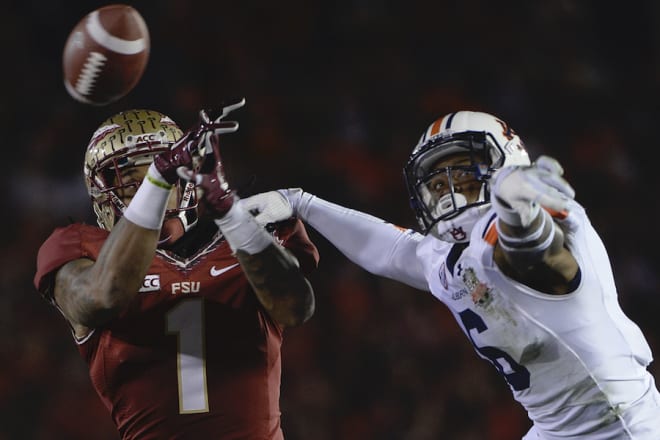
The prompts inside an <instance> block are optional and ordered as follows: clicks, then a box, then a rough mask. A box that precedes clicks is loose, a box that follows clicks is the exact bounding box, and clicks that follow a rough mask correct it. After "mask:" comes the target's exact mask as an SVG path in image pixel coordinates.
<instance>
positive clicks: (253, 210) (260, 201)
mask: <svg viewBox="0 0 660 440" xmlns="http://www.w3.org/2000/svg"><path fill="white" fill-rule="evenodd" d="M240 204H241V206H243V208H244V209H245V210H246V211H248V212H249V213H250V214H252V215H253V216H254V219H255V220H256V222H257V223H259V224H260V225H261V226H266V225H268V224H271V223H277V222H281V221H284V220H287V219H289V218H291V217H293V208H292V207H291V204H290V203H289V200H288V199H287V198H286V197H285V196H284V194H282V193H281V192H280V191H268V192H264V193H261V194H255V195H253V196H250V197H246V198H244V199H241V200H240Z"/></svg>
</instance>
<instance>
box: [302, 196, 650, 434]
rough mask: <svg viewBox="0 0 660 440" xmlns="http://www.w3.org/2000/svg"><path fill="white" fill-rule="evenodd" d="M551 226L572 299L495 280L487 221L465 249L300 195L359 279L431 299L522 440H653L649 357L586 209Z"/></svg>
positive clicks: (576, 208) (308, 218)
mask: <svg viewBox="0 0 660 440" xmlns="http://www.w3.org/2000/svg"><path fill="white" fill-rule="evenodd" d="M569 209H570V214H569V215H568V217H567V218H566V219H565V220H562V221H559V223H560V224H561V227H562V229H563V230H564V234H565V239H566V245H567V247H568V248H569V249H570V251H571V253H572V254H573V256H574V257H575V258H576V260H577V262H578V265H579V268H580V271H579V275H578V277H576V283H575V289H574V291H572V293H570V294H566V295H548V294H544V293H541V292H538V291H535V290H533V289H530V288H529V287H526V286H524V285H522V284H520V283H518V282H516V281H513V280H512V279H510V278H508V277H506V276H505V275H503V274H502V272H500V270H499V269H498V268H497V266H496V265H495V263H494V261H493V245H494V243H495V242H496V240H497V232H496V229H495V226H494V220H495V215H494V213H493V212H492V211H490V212H488V213H487V214H485V215H484V217H482V218H481V219H480V220H479V221H478V222H477V223H476V225H475V227H474V229H473V230H472V236H471V240H470V244H469V245H461V244H456V245H452V244H451V243H447V242H443V241H440V240H438V239H436V238H434V237H431V236H426V237H423V236H422V235H420V234H418V233H415V232H413V231H410V230H402V229H400V228H395V227H393V225H391V224H389V223H387V222H385V221H383V220H381V219H378V218H376V217H373V216H369V215H366V214H364V213H361V212H359V211H354V210H351V209H347V208H344V207H342V206H339V205H336V204H333V203H330V202H328V201H325V200H323V199H319V198H317V197H315V196H312V195H307V196H306V198H305V202H304V203H303V204H302V206H301V207H299V210H298V214H299V215H300V216H301V217H302V219H303V220H304V221H305V222H307V223H308V224H309V225H310V226H312V227H313V228H314V229H316V230H317V231H318V232H319V233H321V234H322V235H323V236H324V237H326V238H327V239H328V240H329V241H330V242H331V243H332V244H333V245H334V246H336V247H337V249H339V250H340V251H341V252H342V253H343V254H344V255H346V256H347V257H348V258H349V259H351V260H352V261H354V262H355V263H356V264H358V265H360V266H362V267H363V268H364V269H366V270H368V271H370V272H372V273H374V274H377V275H380V276H384V277H388V278H391V279H394V280H398V281H401V282H404V283H406V284H408V285H410V286H413V287H416V288H419V289H423V290H430V291H431V292H432V294H433V295H434V296H435V297H436V298H438V299H439V300H440V301H442V302H443V303H445V304H446V305H447V306H448V307H449V309H450V310H451V312H452V313H453V315H454V317H455V318H456V320H457V321H458V323H459V325H460V326H461V328H462V329H463V331H464V332H465V334H466V335H467V337H468V339H469V340H470V342H471V343H472V344H473V345H474V347H475V350H476V351H477V353H478V354H479V355H480V356H481V357H483V358H484V359H487V360H489V361H490V362H492V364H493V365H494V366H495V368H496V369H497V370H498V371H499V372H500V373H501V374H502V375H503V377H504V379H505V380H506V381H507V382H508V383H509V386H510V387H511V391H512V392H513V395H514V397H515V399H516V400H517V401H518V402H520V403H521V404H522V405H523V406H524V407H525V409H526V410H527V412H528V414H529V417H530V418H531V420H532V421H533V422H534V427H533V428H532V430H531V431H530V432H529V433H528V434H527V436H525V440H529V439H535V440H559V439H561V440H566V439H580V440H622V439H634V440H660V393H658V390H657V388H656V386H655V383H654V380H653V376H651V374H650V373H649V372H648V371H647V369H646V367H647V366H648V364H649V363H650V362H651V360H652V356H651V350H650V348H649V346H648V344H647V342H646V340H645V338H644V335H643V334H642V332H641V331H640V329H639V328H638V327H637V325H635V324H634V323H633V322H632V321H631V320H630V319H628V317H626V316H625V315H624V313H623V311H622V310H621V308H620V307H619V303H618V300H617V292H616V287H615V284H614V279H613V275H612V269H611V267H610V262H609V258H608V256H607V252H606V250H605V247H604V246H603V243H602V242H601V240H600V238H599V237H598V234H597V233H596V231H595V230H594V229H593V227H592V226H591V224H590V222H589V220H588V218H587V216H586V213H585V211H584V208H582V206H580V205H579V204H577V203H576V202H571V204H570V208H569Z"/></svg>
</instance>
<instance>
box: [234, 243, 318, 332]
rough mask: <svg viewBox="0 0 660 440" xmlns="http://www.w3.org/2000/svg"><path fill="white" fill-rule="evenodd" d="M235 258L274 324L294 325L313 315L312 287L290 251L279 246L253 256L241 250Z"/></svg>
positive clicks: (271, 246) (272, 246) (270, 247)
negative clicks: (275, 322)
mask: <svg viewBox="0 0 660 440" xmlns="http://www.w3.org/2000/svg"><path fill="white" fill-rule="evenodd" d="M236 258H238V261H239V262H240V263H241V266H242V268H243V272H244V273H245V275H246V276H247V279H248V281H249V282H250V284H251V285H252V288H253V289H254V291H255V293H256V295H257V298H258V299H259V302H261V304H262V305H263V307H264V308H265V309H266V311H268V313H269V314H270V315H271V317H272V318H273V319H274V320H275V321H277V322H278V323H280V324H282V325H284V326H295V325H299V324H302V323H303V322H305V321H306V320H308V319H309V318H310V317H311V316H312V314H313V313H314V292H313V290H312V286H311V284H310V283H309V281H308V280H307V279H306V278H305V277H304V276H303V274H302V273H301V272H300V268H299V265H298V261H297V260H296V258H295V257H294V256H293V255H292V254H291V253H290V252H289V251H288V250H286V249H284V248H283V247H281V246H279V245H277V244H272V245H270V246H268V247H267V248H266V249H264V250H263V251H261V252H259V253H257V254H254V255H250V254H248V253H247V252H245V251H242V250H240V249H239V250H238V251H236Z"/></svg>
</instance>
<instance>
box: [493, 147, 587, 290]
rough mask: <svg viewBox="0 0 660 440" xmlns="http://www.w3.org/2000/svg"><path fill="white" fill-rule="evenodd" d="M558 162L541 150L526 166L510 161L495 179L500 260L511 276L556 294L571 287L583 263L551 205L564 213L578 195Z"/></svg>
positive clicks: (498, 258)
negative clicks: (568, 243)
mask: <svg viewBox="0 0 660 440" xmlns="http://www.w3.org/2000/svg"><path fill="white" fill-rule="evenodd" d="M562 174H563V169H562V167H561V166H560V165H559V163H558V162H557V161H556V160H554V159H552V158H550V157H547V156H541V157H540V158H539V159H538V160H537V161H536V162H535V163H534V164H533V165H531V166H527V167H506V168H503V169H501V170H499V171H498V172H497V173H496V174H495V176H494V179H493V183H492V185H491V186H492V191H491V202H492V203H493V207H494V209H495V211H496V212H497V215H498V219H497V231H498V241H497V245H496V248H495V262H496V263H497V265H498V267H499V268H500V269H501V270H502V271H503V272H504V273H505V274H506V275H508V276H509V277H511V278H513V279H515V280H517V281H519V282H521V283H523V284H525V285H527V286H529V287H532V288H534V289H536V290H539V291H541V292H545V293H551V294H564V293H569V292H570V291H571V288H572V287H573V286H572V281H573V280H574V279H575V277H576V275H577V273H578V269H579V268H578V264H577V261H576V260H575V258H574V257H573V255H572V254H571V253H570V251H569V250H568V249H567V248H566V247H565V246H564V234H563V231H562V230H561V228H560V227H559V226H558V225H557V224H556V223H555V221H554V220H553V217H552V216H551V214H550V212H549V211H552V212H555V213H557V214H561V213H562V211H564V212H565V210H566V209H567V206H568V203H569V200H571V199H572V198H573V196H574V192H573V189H572V188H571V186H570V185H569V184H568V183H567V182H566V181H565V180H564V179H563V178H562V177H561V176H562Z"/></svg>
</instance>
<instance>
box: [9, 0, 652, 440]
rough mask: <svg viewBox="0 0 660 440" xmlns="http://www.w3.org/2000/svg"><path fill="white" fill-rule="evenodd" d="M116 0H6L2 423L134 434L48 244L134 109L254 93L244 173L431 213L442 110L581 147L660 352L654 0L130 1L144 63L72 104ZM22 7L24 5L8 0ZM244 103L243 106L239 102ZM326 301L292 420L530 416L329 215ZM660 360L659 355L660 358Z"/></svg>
mask: <svg viewBox="0 0 660 440" xmlns="http://www.w3.org/2000/svg"><path fill="white" fill-rule="evenodd" d="M104 4H106V3H104V2H99V1H81V0H77V1H72V0H70V1H67V2H46V1H38V0H24V1H22V2H16V1H14V0H10V3H9V4H8V5H5V13H3V14H1V15H0V41H2V43H0V44H2V47H3V53H4V55H3V60H4V61H3V66H4V67H2V73H3V75H2V79H3V82H2V85H3V87H2V89H3V91H2V100H0V112H1V114H0V121H2V127H1V129H2V133H3V140H2V143H3V146H2V163H3V164H4V165H3V171H2V173H0V176H1V177H0V179H1V180H0V182H1V184H2V188H4V189H5V195H6V196H7V197H6V198H5V200H4V203H3V205H4V210H5V212H6V214H5V215H4V216H2V228H0V234H1V240H2V252H1V253H0V259H1V260H0V267H1V273H0V276H1V278H0V335H1V336H0V440H5V439H39V440H42V439H74V440H75V439H116V438H117V436H116V434H115V431H114V428H113V427H112V424H111V421H110V417H109V416H108V415H106V413H105V411H104V409H103V408H102V407H101V404H100V402H99V400H98V399H97V397H96V395H95V394H94V391H93V390H92V388H91V385H90V382H89V379H88V377H87V373H86V369H85V366H84V363H83V361H82V360H81V359H80V358H79V355H78V353H77V351H76V348H75V346H74V343H73V340H72V338H71V336H70V334H69V331H68V328H67V325H66V324H65V322H64V320H63V319H62V318H61V317H60V316H59V314H58V313H57V312H56V311H55V310H54V309H52V308H51V307H50V306H49V305H47V304H46V303H45V302H44V301H43V300H41V299H40V297H39V295H38V294H37V292H36V291H35V289H34V288H33V286H32V277H33V275H34V269H35V258H36V252H37V249H38V247H39V245H40V244H41V242H42V241H43V240H44V239H45V238H46V237H47V235H48V234H49V233H50V232H51V230H52V229H53V228H54V227H56V226H61V225H64V224H67V223H68V222H69V219H70V218H72V219H75V220H79V221H87V222H89V223H95V220H94V218H93V217H92V212H91V208H90V204H89V201H88V198H87V195H86V191H85V187H84V183H83V179H82V159H83V154H84V151H85V147H86V144H87V142H88V140H89V137H90V136H91V134H92V132H93V131H94V130H95V128H96V127H97V126H98V125H99V124H100V122H101V121H103V120H104V119H106V118H107V117H108V116H110V115H112V114H114V113H116V112H118V111H120V110H124V109H128V108H135V107H139V108H151V109H156V110H159V111H161V112H163V113H166V114H168V115H170V116H171V117H172V118H173V119H174V120H176V121H177V122H178V123H179V125H180V126H182V127H183V128H186V127H187V126H189V125H190V124H192V123H193V122H194V121H195V119H196V116H197V111H198V110H199V109H200V108H206V107H211V106H215V105H217V104H218V103H220V102H221V101H222V100H224V99H226V98H228V97H240V96H245V97H246V99H247V106H246V107H245V108H244V109H243V110H241V111H240V112H238V113H236V114H235V116H236V118H237V119H238V120H240V123H241V129H240V131H239V132H238V133H236V134H232V135H229V136H227V137H226V138H225V139H224V146H223V150H222V151H223V153H224V154H225V159H226V163H227V166H228V167H229V174H230V178H231V181H232V182H234V183H235V184H236V186H240V185H241V184H243V183H245V182H248V181H249V180H250V176H252V175H254V176H256V182H255V183H254V184H253V185H252V186H251V187H247V188H246V189H245V190H244V195H249V194H252V193H255V192H259V191H262V190H268V189H275V188H283V187H292V186H302V187H303V188H304V189H306V190H307V191H310V192H312V193H315V194H317V195H320V196H322V197H324V198H328V199H330V200H333V201H336V202H339V203H342V204H346V205H348V206H350V207H354V208H357V209H361V210H364V211H367V212H369V213H372V214H375V215H377V216H381V217H384V218H386V219H388V220H390V221H392V222H394V223H397V224H399V225H402V226H406V227H415V221H414V217H413V214H412V211H411V210H410V209H409V207H408V203H407V195H406V192H405V188H404V184H403V179H402V173H401V169H402V167H403V165H404V163H405V162H406V160H407V158H408V155H409V153H410V152H411V151H412V148H413V146H414V145H415V143H416V141H417V138H418V137H419V136H420V135H421V133H422V131H423V130H425V129H426V127H427V125H428V124H430V123H431V122H432V121H433V120H434V119H435V118H437V117H439V116H440V115H443V114H445V113H448V112H451V111H455V110H460V109H468V110H480V111H486V112H490V113H493V114H496V115H497V116H499V117H501V118H502V119H504V120H506V121H507V122H509V124H510V125H511V126H512V127H513V128H514V129H515V130H516V131H517V132H518V134H520V135H521V137H522V138H523V139H524V140H525V141H526V144H527V146H528V148H529V150H530V153H531V155H532V156H533V157H536V156H538V155H539V154H550V155H552V156H554V157H556V158H558V159H559V160H560V161H561V163H562V164H563V165H564V167H565V168H566V173H567V177H568V180H569V181H570V182H571V183H572V184H573V186H574V187H575V189H576V191H577V198H578V200H579V201H580V202H581V203H583V204H584V205H585V206H586V208H587V211H588V213H589V214H590V216H591V219H592V222H593V223H594V225H595V226H596V228H597V229H598V230H599V231H600V232H601V234H602V237H603V240H604V241H605V243H606V245H607V247H608V249H609V252H610V256H611V258H612V262H613V265H614V272H615V276H616V281H617V285H618V287H619V293H620V301H621V303H622V305H623V308H624V310H625V311H626V312H627V313H628V314H629V316H631V317H632V318H633V319H634V320H635V321H636V322H637V323H638V324H639V325H640V327H641V328H642V330H643V331H644V333H645V334H646V336H647V338H648V340H649V342H650V344H651V346H652V348H653V350H654V353H655V355H656V356H660V324H658V322H657V311H658V310H660V307H659V306H660V296H659V292H658V291H659V289H658V287H659V279H658V271H657V269H658V262H659V261H660V260H659V256H658V249H659V247H658V244H660V243H659V239H658V234H657V224H656V219H657V218H658V201H657V197H658V189H659V188H658V184H657V180H656V179H655V178H654V175H655V174H656V173H657V171H656V168H657V153H656V152H655V149H656V148H658V139H657V133H656V132H657V131H658V127H659V125H660V124H659V123H658V119H659V117H660V105H659V104H658V97H659V91H660V90H659V86H660V3H659V2H657V1H653V0H646V1H629V2H626V3H625V4H624V3H622V2H614V1H610V0H607V1H596V0H593V1H579V0H551V1H544V2H540V1H538V2H537V1H523V0H518V1H493V0H460V1H445V0H436V1H411V0H407V1H406V0H381V1H377V0H354V1H346V0H335V1H320V0H294V1H290V2H259V1H250V0H242V1H240V2H238V1H235V2H225V1H216V2H211V1H206V2H203V1H196V0H162V1H159V2H147V1H136V2H133V3H132V5H133V6H135V7H136V8H137V9H138V10H139V11H140V12H141V13H142V15H143V17H144V18H145V20H146V22H147V24H148V26H149V28H150V32H151V43H152V51H151V58H150V61H149V65H148V67H147V70H146V72H145V74H144V76H143V78H142V80H141V81H140V83H139V84H138V86H137V87H136V88H135V89H134V90H133V92H131V94H130V95H128V96H127V97H125V98H123V99H122V100H120V101H119V102H117V103H115V104H112V105H109V106H106V107H98V108H97V107H89V106H85V105H82V104H79V103H77V102H75V101H74V100H73V99H71V98H70V97H69V96H68V95H67V94H66V92H65V89H64V87H63V84H62V73H61V69H62V67H61V53H62V48H63V45H64V42H65V40H66V38H67V35H68V33H69V31H70V30H71V29H72V28H73V26H74V25H75V24H76V23H77V22H78V21H79V20H80V19H81V18H82V17H83V16H84V15H85V14H87V13H88V12H90V11H91V10H92V9H94V8H96V7H98V6H101V5H104ZM7 6H8V10H7V9H6V8H7ZM232 116H233V115H232ZM310 232H311V235H312V238H313V239H314V241H315V242H316V243H317V245H318V246H319V248H320V251H321V262H320V269H319V270H318V271H317V272H316V273H315V274H314V275H313V276H312V277H311V280H312V282H313V284H314V286H315V290H316V294H317V312H316V315H315V316H314V317H313V319H312V320H311V321H310V322H308V323H307V324H305V325H304V326H302V327H300V328H296V329H291V330H288V331H287V337H286V339H285V344H284V353H283V360H284V372H283V382H282V399H281V406H282V413H283V415H282V420H283V426H284V430H285V434H286V437H287V440H303V439H304V440H308V439H311V440H326V439H327V440H330V439H342V440H353V439H355V440H368V439H378V440H380V439H392V440H394V439H396V440H400V439H402V440H425V439H450V440H453V439H458V440H473V439H474V440H476V439H479V440H482V439H492V440H509V439H519V438H520V437H521V436H522V434H523V433H524V432H526V430H527V429H528V428H529V426H530V423H529V421H528V420H527V417H526V414H525V413H524V411H523V410H522V409H520V408H519V407H518V406H517V404H516V403H515V402H514V401H513V399H512V397H511V395H510V392H509V390H508V388H507V385H506V383H505V382H504V381H503V380H502V379H501V378H500V377H499V376H498V375H497V374H496V372H495V370H494V369H493V368H492V367H491V366H490V365H489V364H487V363H486V362H483V361H481V360H479V359H478V358H477V356H476V354H475V353H474V350H473V349H472V347H471V345H470V344H469V343H468V341H467V339H466V338H465V337H464V336H463V335H462V334H460V332H459V330H458V325H457V324H456V323H454V321H453V319H452V318H451V316H450V315H449V313H448V312H447V310H446V309H445V306H444V305H442V304H441V303H440V302H438V301H436V300H434V299H433V298H432V296H431V295H430V294H428V293H424V292H420V291H416V290H414V289H411V288H408V287H405V286H403V285H400V284H398V283H395V282H392V281H388V280H384V279H379V278H376V277H373V276H371V275H369V274H367V273H365V272H364V271H362V270H361V269H359V268H358V267H356V266H355V265H353V264H352V263H350V262H348V261H347V260H346V259H345V258H343V257H342V256H341V255H340V254H339V253H338V252H337V251H336V250H335V249H334V248H332V247H331V246H330V245H329V244H328V243H327V242H326V241H324V239H322V238H321V237H320V236H318V235H317V234H316V233H315V232H314V231H310ZM651 370H652V371H653V372H654V375H655V377H656V378H658V379H660V367H658V363H657V362H656V363H654V364H652V366H651Z"/></svg>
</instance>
